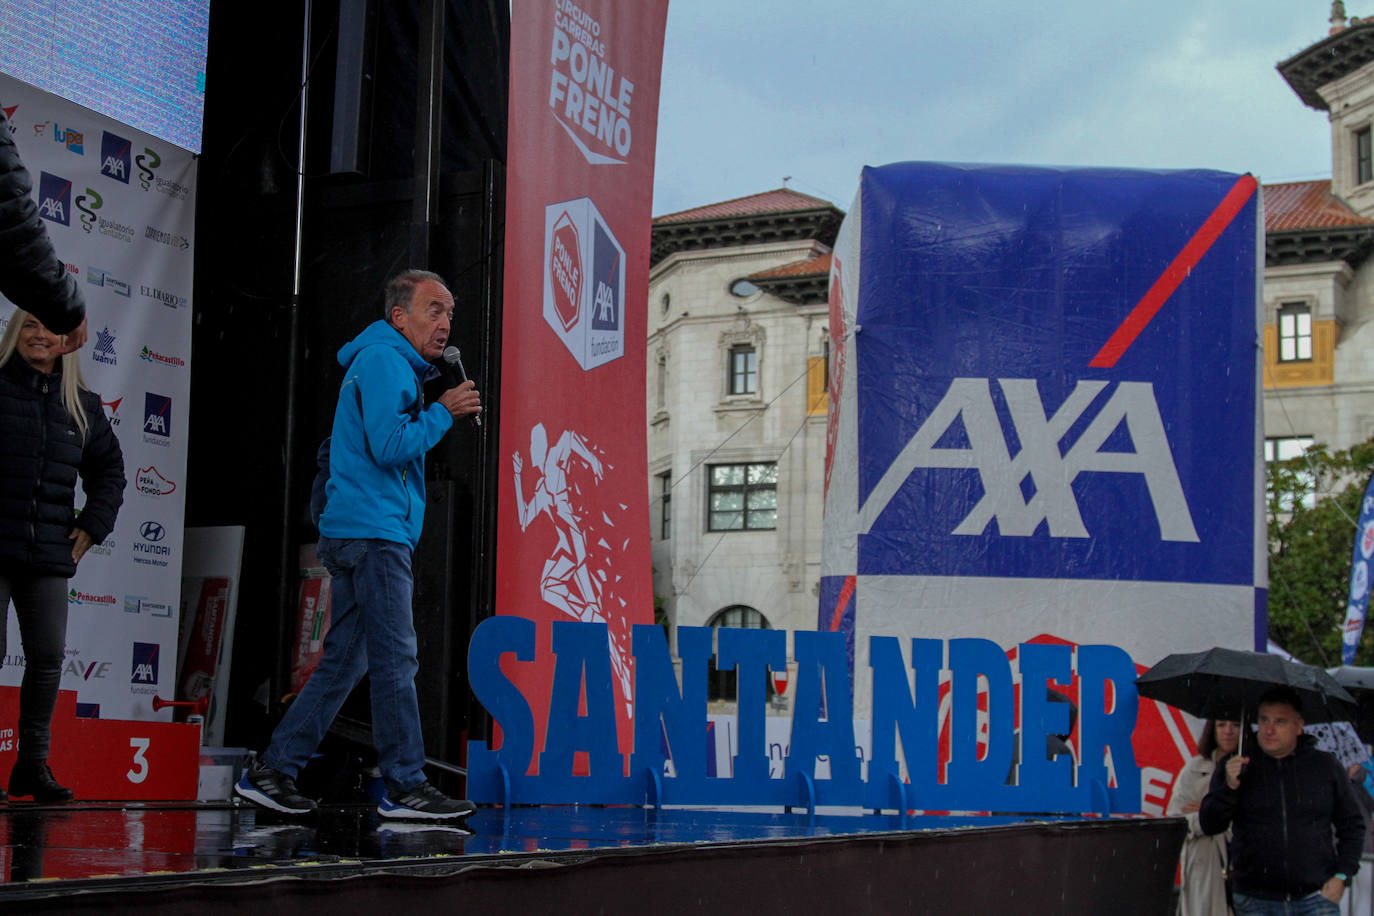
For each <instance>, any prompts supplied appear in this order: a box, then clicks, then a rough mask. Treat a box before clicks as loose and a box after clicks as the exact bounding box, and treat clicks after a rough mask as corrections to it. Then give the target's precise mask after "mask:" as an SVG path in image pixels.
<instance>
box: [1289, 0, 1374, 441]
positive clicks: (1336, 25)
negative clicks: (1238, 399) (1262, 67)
mask: <svg viewBox="0 0 1374 916" xmlns="http://www.w3.org/2000/svg"><path fill="white" fill-rule="evenodd" d="M1278 70H1279V73H1281V74H1282V75H1283V78H1284V79H1285V80H1287V82H1288V84H1289V86H1290V87H1292V89H1293V91H1294V92H1295V93H1296V94H1297V96H1298V98H1299V99H1300V100H1301V101H1302V102H1303V103H1304V104H1306V105H1308V106H1309V107H1311V108H1314V109H1316V110H1319V111H1325V112H1326V113H1327V115H1328V117H1329V120H1330V123H1331V178H1330V179H1329V180H1321V181H1305V182H1294V183H1288V184H1275V185H1265V186H1264V221H1265V269H1264V332H1263V347H1264V375H1263V388H1264V429H1265V437H1266V457H1267V458H1272V457H1280V458H1286V457H1292V456H1294V455H1296V454H1298V453H1299V452H1300V450H1301V448H1302V447H1304V446H1305V445H1307V444H1309V443H1311V442H1314V441H1316V442H1324V443H1326V444H1327V445H1329V446H1330V447H1332V448H1334V449H1339V448H1345V447H1348V446H1350V445H1353V444H1355V443H1358V442H1362V441H1364V440H1365V439H1368V438H1369V437H1370V436H1371V435H1374V320H1372V319H1374V261H1372V260H1371V259H1370V258H1369V254H1370V251H1371V249H1374V148H1372V144H1371V127H1374V19H1369V20H1359V19H1352V20H1347V19H1346V18H1345V10H1344V6H1343V4H1341V3H1340V2H1339V0H1337V2H1336V3H1333V4H1332V17H1331V29H1330V33H1329V34H1328V35H1327V37H1326V38H1324V39H1322V40H1321V41H1319V42H1317V43H1316V44H1313V45H1311V46H1310V47H1308V48H1305V49H1303V50H1302V51H1300V52H1299V53H1297V54H1295V55H1294V56H1293V57H1291V58H1289V59H1288V60H1286V61H1283V62H1282V63H1280V64H1279V65H1278Z"/></svg>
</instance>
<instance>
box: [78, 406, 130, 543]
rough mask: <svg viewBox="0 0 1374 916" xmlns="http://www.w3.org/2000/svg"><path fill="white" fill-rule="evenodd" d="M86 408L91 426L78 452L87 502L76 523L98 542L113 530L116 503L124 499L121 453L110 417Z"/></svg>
mask: <svg viewBox="0 0 1374 916" xmlns="http://www.w3.org/2000/svg"><path fill="white" fill-rule="evenodd" d="M95 400H96V401H97V404H96V407H95V410H94V411H93V412H92V411H90V410H89V408H88V409H87V414H88V419H89V422H90V429H89V430H88V431H87V433H86V435H87V439H86V447H85V448H84V449H82V452H81V469H80V474H81V489H82V490H83V491H85V493H86V505H85V506H84V507H83V508H82V509H81V514H80V515H79V516H78V517H77V519H76V527H77V528H79V529H81V530H82V531H84V532H86V533H87V534H88V535H90V537H91V541H92V543H95V544H99V543H101V542H102V541H104V540H105V538H107V537H109V535H110V532H111V531H113V530H114V525H115V519H116V518H117V517H118V515H119V507H120V506H121V505H123V503H124V484H125V479H124V453H123V451H122V450H121V449H120V447H119V439H118V438H117V437H116V436H115V434H114V430H113V429H111V428H110V421H109V420H108V419H106V417H105V412H104V411H103V410H101V409H100V405H99V403H98V400H99V399H95Z"/></svg>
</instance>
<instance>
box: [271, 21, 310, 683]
mask: <svg viewBox="0 0 1374 916" xmlns="http://www.w3.org/2000/svg"><path fill="white" fill-rule="evenodd" d="M311 7H312V0H305V16H304V23H303V28H302V37H301V110H300V122H299V129H300V137H299V139H298V140H297V144H296V227H295V238H294V243H295V248H294V251H293V259H294V260H293V263H292V268H291V301H290V303H289V304H288V306H287V313H286V326H287V354H286V410H285V428H284V429H283V430H282V492H281V520H282V524H281V544H280V553H279V554H278V569H279V573H278V579H277V598H278V608H279V615H278V618H277V640H276V662H277V664H276V670H275V671H274V672H273V674H274V681H275V683H274V685H273V690H272V698H273V699H277V698H280V697H281V695H282V694H283V693H284V692H285V690H284V687H285V685H286V684H287V682H288V680H289V677H290V671H289V661H288V659H287V654H288V652H289V651H290V639H291V634H293V633H294V632H295V628H296V622H295V617H296V613H295V612H296V584H297V578H298V570H299V567H300V561H299V559H298V557H297V555H296V538H297V526H296V511H295V504H296V493H295V490H296V486H295V484H296V481H295V464H296V424H297V413H298V411H297V407H298V401H299V397H298V393H297V389H298V388H299V376H300V351H301V269H302V268H301V262H302V259H303V258H302V235H303V230H304V225H305V132H306V119H307V115H308V114H309V110H310V85H309V79H310V13H311Z"/></svg>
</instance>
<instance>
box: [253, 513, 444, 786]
mask: <svg viewBox="0 0 1374 916" xmlns="http://www.w3.org/2000/svg"><path fill="white" fill-rule="evenodd" d="M318 553H319V557H320V562H321V563H323V564H324V566H325V568H326V569H328V570H329V575H330V577H331V582H330V609H329V617H330V620H329V633H328V634H327V635H326V636H325V639H324V654H323V656H322V657H321V658H320V665H319V667H318V668H316V669H315V671H314V672H313V673H312V674H311V675H310V679H309V680H307V681H306V682H305V686H304V687H302V688H301V692H300V695H299V696H297V697H296V701H295V702H294V703H292V704H291V706H290V708H288V709H287V711H286V716H285V717H284V718H283V719H282V720H281V724H280V725H278V726H277V729H276V731H274V732H273V733H272V743H271V745H270V746H269V747H268V748H267V750H266V752H264V753H263V755H262V760H263V763H265V764H266V765H267V766H269V767H272V768H273V769H275V770H280V771H281V772H283V773H285V774H287V775H288V776H291V777H293V778H294V777H295V776H297V775H298V774H299V773H300V771H301V768H302V767H304V766H305V764H306V761H308V760H309V759H310V756H311V755H312V754H314V753H315V749H316V748H318V747H319V745H320V741H321V739H323V738H324V734H325V732H326V731H327V730H328V729H329V725H330V723H331V722H333V721H334V716H336V715H337V714H338V712H339V708H340V707H341V706H343V703H344V700H346V699H348V694H349V693H350V692H351V691H352V690H353V688H354V687H355V686H357V684H358V681H360V680H362V676H363V675H364V674H366V675H368V678H369V680H370V681H371V687H372V740H373V741H374V742H375V743H376V745H377V755H378V757H379V758H380V759H379V762H378V766H380V768H381V770H382V776H383V777H384V778H385V779H386V783H387V787H388V789H390V790H391V791H392V792H393V793H394V792H400V791H404V790H406V789H411V788H414V787H415V786H417V785H419V784H420V783H422V782H424V781H425V774H424V770H423V769H422V768H423V766H424V763H425V748H424V740H423V738H422V736H421V732H420V704H419V700H418V698H417V697H416V693H415V673H416V671H418V670H419V667H420V664H419V661H418V659H417V658H416V642H415V623H414V620H413V619H412V617H411V596H412V594H413V592H414V580H413V578H412V577H411V571H410V560H411V552H410V548H409V547H408V546H406V545H404V544H397V543H396V542H394V541H383V540H377V539H373V538H341V539H336V538H328V537H322V538H320V543H319V547H318Z"/></svg>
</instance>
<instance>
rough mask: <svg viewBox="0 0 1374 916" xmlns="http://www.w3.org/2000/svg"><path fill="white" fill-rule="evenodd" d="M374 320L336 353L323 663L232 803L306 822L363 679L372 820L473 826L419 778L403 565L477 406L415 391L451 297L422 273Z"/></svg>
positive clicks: (470, 399)
mask: <svg viewBox="0 0 1374 916" xmlns="http://www.w3.org/2000/svg"><path fill="white" fill-rule="evenodd" d="M384 314H385V318H384V320H381V321H376V322H374V323H373V324H371V325H369V326H368V327H367V328H366V329H365V330H364V331H363V332H362V333H361V334H359V335H358V336H357V337H355V338H354V339H353V340H351V341H349V342H348V343H347V344H345V345H344V346H343V348H342V349H341V350H339V357H338V359H339V363H340V364H341V365H343V366H344V367H345V368H344V380H343V384H342V386H340V389H339V400H338V404H337V406H336V407H335V410H334V429H333V435H332V437H331V441H330V449H329V472H330V473H329V481H328V484H327V486H326V494H327V498H326V502H325V508H324V512H323V514H322V515H321V517H320V521H319V528H320V543H319V548H318V553H319V557H320V561H321V562H322V563H323V564H324V566H325V567H326V568H327V569H328V570H329V574H330V576H331V579H332V582H331V586H330V587H331V594H332V605H331V608H330V628H329V633H328V635H327V636H326V637H325V642H324V654H323V656H322V657H321V659H320V664H319V667H317V668H316V669H315V671H314V672H313V673H312V674H311V675H310V679H309V680H308V681H306V683H305V686H304V687H302V688H301V692H300V694H299V695H298V696H297V697H296V700H295V702H294V703H292V704H291V706H290V708H288V709H287V711H286V715H285V717H284V718H283V719H282V721H281V724H279V725H278V726H277V728H276V730H275V731H274V732H273V733H272V741H271V743H270V745H269V746H268V748H267V750H266V751H264V752H263V754H262V757H261V758H260V760H259V761H258V762H257V763H256V764H254V766H253V767H252V768H250V769H249V770H248V771H247V772H245V773H244V774H243V778H242V779H240V780H239V782H238V783H236V784H235V786H234V790H235V791H236V792H237V793H238V794H239V795H241V796H243V797H244V798H246V799H248V800H249V801H251V802H254V803H255V804H258V805H262V806H263V807H266V808H270V809H272V810H274V811H280V812H283V813H286V814H307V813H309V812H311V811H314V810H315V807H316V804H315V802H314V801H313V800H312V799H309V798H306V797H305V796H303V795H301V793H300V791H299V790H298V789H297V788H296V783H295V779H296V777H297V776H298V775H299V774H300V771H301V768H302V767H304V766H305V763H306V761H307V760H309V759H310V756H311V755H312V754H314V752H315V749H316V748H317V747H318V746H319V743H320V740H321V739H322V738H323V737H324V734H325V732H326V730H328V728H329V725H330V723H331V722H332V721H333V720H334V716H335V715H336V714H337V713H338V711H339V708H340V707H341V706H342V705H343V702H344V700H345V699H347V697H348V694H349V693H350V692H351V691H352V690H353V688H354V686H356V685H357V683H358V681H359V680H361V679H362V676H363V675H364V674H366V675H368V678H369V680H370V682H371V687H372V735H373V740H374V741H375V742H376V745H377V754H378V758H379V760H378V765H379V766H380V768H381V771H382V776H383V778H384V779H385V780H386V790H387V797H386V798H384V799H383V800H382V802H381V804H380V805H379V806H378V808H377V810H378V812H379V813H380V814H381V815H382V816H383V817H394V818H419V819H429V820H436V819H449V818H461V817H465V816H467V815H468V814H471V813H472V810H473V806H472V803H471V802H467V801H461V800H458V799H452V798H449V797H448V796H446V795H444V794H443V793H442V792H440V791H439V790H438V789H437V788H435V787H434V786H433V785H432V784H431V783H430V782H429V780H428V779H427V778H426V777H425V773H424V770H423V766H424V761H425V751H424V741H423V738H422V736H421V731H420V705H419V700H418V698H417V696H416V692H415V674H416V672H417V671H418V670H419V661H418V659H417V656H416V638H415V625H414V622H413V620H412V616H411V596H412V594H413V591H414V579H413V576H412V573H411V559H412V556H413V554H414V551H415V546H416V544H417V543H418V542H419V540H420V529H421V527H422V525H423V523H424V513H425V453H426V452H428V451H429V450H430V449H431V448H432V447H433V446H434V445H435V444H436V443H438V441H439V440H440V439H442V438H443V436H444V434H445V433H447V432H448V430H449V428H450V427H451V426H452V425H453V422H454V420H455V419H457V418H460V417H473V418H476V417H477V415H478V414H479V413H480V412H481V409H482V407H481V398H480V397H479V395H478V393H477V390H476V389H475V387H474V386H473V383H472V382H470V381H463V382H462V383H460V384H458V385H456V386H455V387H452V388H449V389H448V390H446V391H444V393H443V394H441V395H440V396H439V397H438V399H437V400H436V401H435V402H434V403H432V404H429V405H428V406H426V405H425V404H424V396H423V393H422V392H423V388H422V385H423V382H424V381H425V379H426V378H428V377H430V376H431V375H432V374H433V373H435V372H436V370H435V368H434V367H433V366H432V365H430V361H431V360H434V359H437V358H438V357H439V356H440V355H441V354H442V353H443V351H444V348H445V346H446V345H447V344H448V334H449V322H450V321H451V320H452V317H453V295H452V294H451V293H450V292H449V291H448V289H447V288H446V287H445V285H444V282H443V280H441V279H440V278H439V277H438V276H437V275H436V274H432V273H430V272H429V271H424V270H407V271H405V272H403V273H401V274H399V275H397V276H396V277H394V278H393V279H392V280H390V281H389V282H388V283H387V285H386V291H385V301H384Z"/></svg>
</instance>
